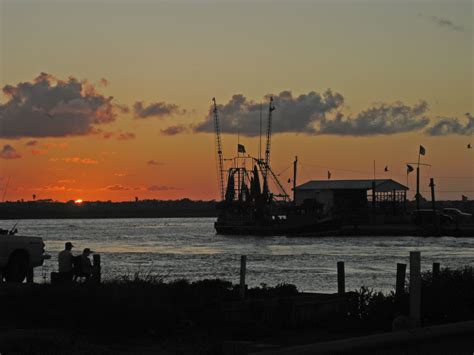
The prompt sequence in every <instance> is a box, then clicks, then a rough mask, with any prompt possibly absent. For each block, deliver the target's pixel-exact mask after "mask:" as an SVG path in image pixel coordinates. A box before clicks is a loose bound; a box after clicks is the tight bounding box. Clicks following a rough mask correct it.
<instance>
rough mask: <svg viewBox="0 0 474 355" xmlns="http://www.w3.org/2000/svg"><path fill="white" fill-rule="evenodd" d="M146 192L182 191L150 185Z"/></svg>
mask: <svg viewBox="0 0 474 355" xmlns="http://www.w3.org/2000/svg"><path fill="white" fill-rule="evenodd" d="M147 190H148V191H169V190H182V189H181V188H179V187H172V186H165V185H161V186H158V185H151V186H149V187H148V189H147Z"/></svg>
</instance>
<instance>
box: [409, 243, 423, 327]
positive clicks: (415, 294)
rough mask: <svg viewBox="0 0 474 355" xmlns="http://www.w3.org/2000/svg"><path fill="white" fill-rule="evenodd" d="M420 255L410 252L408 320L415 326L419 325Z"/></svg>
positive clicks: (417, 252)
mask: <svg viewBox="0 0 474 355" xmlns="http://www.w3.org/2000/svg"><path fill="white" fill-rule="evenodd" d="M420 263H421V255H420V252H419V251H411V252H410V318H411V319H412V320H413V321H414V322H415V326H419V325H420V316H421V274H420V269H421V266H420Z"/></svg>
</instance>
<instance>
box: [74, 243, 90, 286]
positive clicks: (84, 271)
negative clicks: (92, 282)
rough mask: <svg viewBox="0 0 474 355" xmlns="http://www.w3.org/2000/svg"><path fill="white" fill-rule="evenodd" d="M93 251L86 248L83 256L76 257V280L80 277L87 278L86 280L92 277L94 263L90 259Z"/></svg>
mask: <svg viewBox="0 0 474 355" xmlns="http://www.w3.org/2000/svg"><path fill="white" fill-rule="evenodd" d="M91 253H92V251H91V250H90V249H89V248H85V249H84V251H83V252H82V254H81V255H79V256H76V257H75V260H76V261H77V262H75V263H74V280H76V279H77V278H78V277H85V278H86V280H87V279H89V278H90V277H91V276H92V263H91V259H89V255H91Z"/></svg>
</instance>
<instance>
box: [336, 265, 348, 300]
mask: <svg viewBox="0 0 474 355" xmlns="http://www.w3.org/2000/svg"><path fill="white" fill-rule="evenodd" d="M345 292H346V280H345V272H344V261H338V262H337V293H338V294H340V295H342V294H344V293H345Z"/></svg>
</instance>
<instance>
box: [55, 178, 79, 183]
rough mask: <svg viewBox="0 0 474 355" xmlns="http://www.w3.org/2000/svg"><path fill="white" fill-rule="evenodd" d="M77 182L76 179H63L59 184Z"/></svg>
mask: <svg viewBox="0 0 474 355" xmlns="http://www.w3.org/2000/svg"><path fill="white" fill-rule="evenodd" d="M75 182H76V180H74V179H62V180H58V183H60V184H73V183H75Z"/></svg>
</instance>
